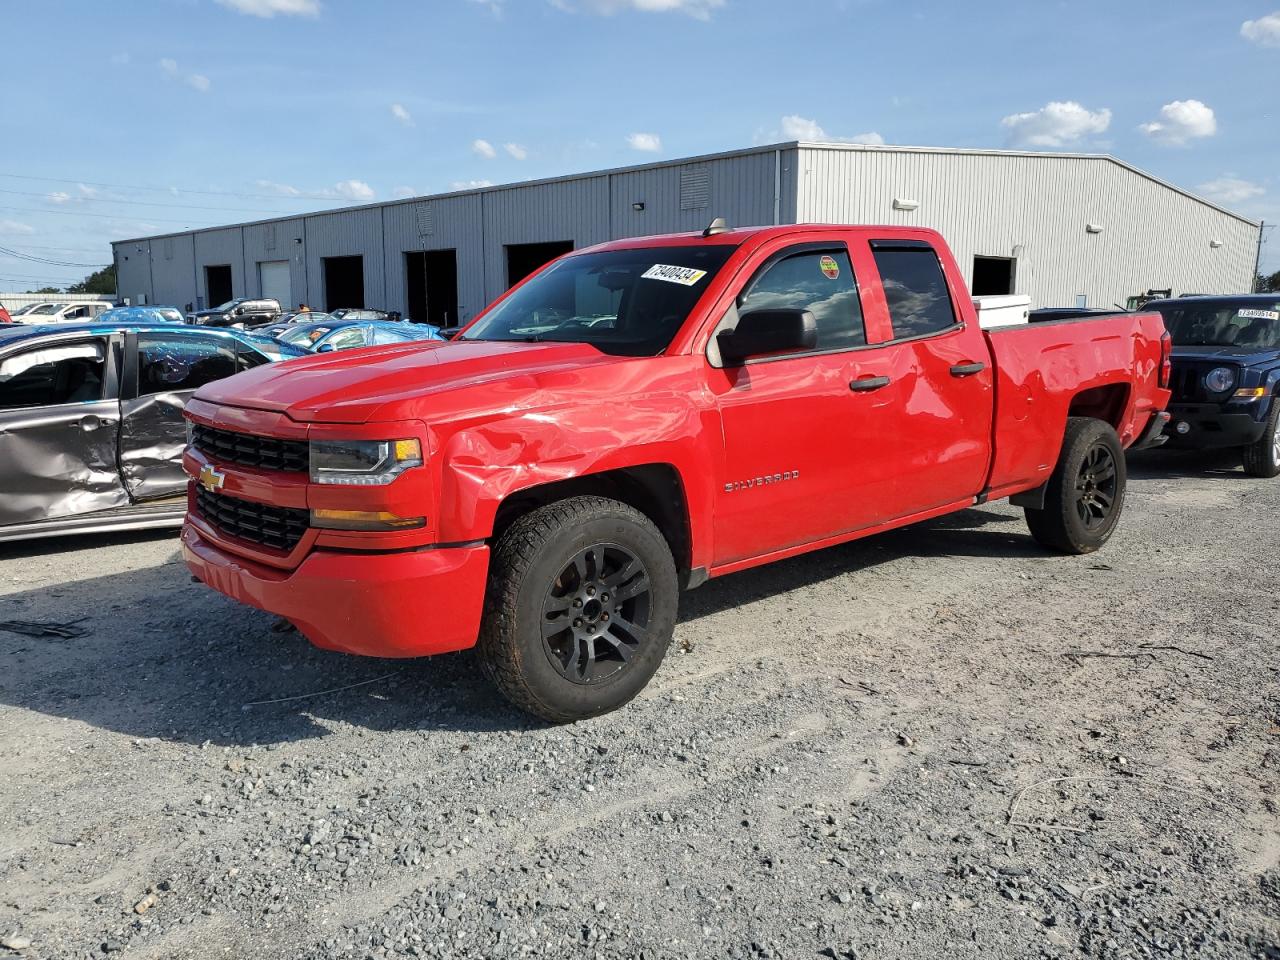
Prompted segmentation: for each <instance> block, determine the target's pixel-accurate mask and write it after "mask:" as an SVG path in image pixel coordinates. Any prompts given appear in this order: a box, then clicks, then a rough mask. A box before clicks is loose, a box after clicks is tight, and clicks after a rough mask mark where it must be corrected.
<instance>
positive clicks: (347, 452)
mask: <svg viewBox="0 0 1280 960" xmlns="http://www.w3.org/2000/svg"><path fill="white" fill-rule="evenodd" d="M310 453H311V482H312V483H336V484H346V485H348V486H356V487H381V486H385V485H386V484H388V483H390V482H391V481H392V480H394V479H395V478H396V477H398V476H400V474H402V473H404V472H405V471H406V470H408V469H410V468H411V467H420V466H422V445H421V444H420V443H419V442H418V441H417V440H312V441H311V449H310Z"/></svg>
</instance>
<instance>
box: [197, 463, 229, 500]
mask: <svg viewBox="0 0 1280 960" xmlns="http://www.w3.org/2000/svg"><path fill="white" fill-rule="evenodd" d="M197 482H198V483H199V484H200V486H202V487H204V488H205V489H206V490H208V491H209V492H210V493H217V492H218V491H219V490H221V489H222V485H223V484H224V483H226V482H227V475H226V474H225V473H219V472H218V471H217V470H215V469H213V467H211V466H209V465H208V464H207V463H206V464H205V465H204V466H203V467H201V468H200V477H199V479H198V480H197Z"/></svg>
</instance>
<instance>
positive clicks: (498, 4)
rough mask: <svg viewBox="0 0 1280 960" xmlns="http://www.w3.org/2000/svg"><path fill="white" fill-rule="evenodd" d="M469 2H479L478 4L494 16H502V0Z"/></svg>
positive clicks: (474, 1) (472, 0) (475, 1)
mask: <svg viewBox="0 0 1280 960" xmlns="http://www.w3.org/2000/svg"><path fill="white" fill-rule="evenodd" d="M471 2H472V3H478V4H480V6H482V7H484V8H485V9H486V10H488V11H489V12H490V13H492V14H493V15H494V16H495V17H501V16H502V3H503V0H471Z"/></svg>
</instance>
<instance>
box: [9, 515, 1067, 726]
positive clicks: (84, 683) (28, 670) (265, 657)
mask: <svg viewBox="0 0 1280 960" xmlns="http://www.w3.org/2000/svg"><path fill="white" fill-rule="evenodd" d="M165 536H169V534H168V533H163V532H162V533H152V534H129V535H123V536H116V537H114V538H104V540H103V544H104V545H105V544H106V543H108V542H114V543H115V544H116V545H119V544H120V543H121V541H122V540H123V542H125V543H129V542H132V541H134V540H144V539H160V538H163V537H165ZM85 543H86V542H85V540H84V539H83V538H82V539H81V540H80V541H79V545H80V547H81V548H83V547H84V546H85ZM49 546H50V545H49V544H45V545H44V547H43V548H41V547H40V546H38V545H32V544H16V545H10V546H8V547H3V546H0V570H4V571H16V570H18V569H19V567H18V566H17V564H20V563H21V562H23V560H24V559H30V558H33V557H35V556H36V555H37V553H45V554H47V553H48V548H49ZM53 546H54V549H55V550H68V549H71V542H70V541H68V542H66V543H56V544H53ZM925 554H928V555H931V556H936V555H950V556H957V557H963V556H971V557H1008V558H1017V559H1022V558H1028V557H1042V556H1044V554H1043V552H1042V551H1040V549H1039V548H1038V547H1036V546H1035V544H1034V543H1033V542H1032V541H1031V540H1030V538H1029V537H1028V536H1027V535H1026V534H1025V528H1023V527H1022V526H1021V520H1020V518H1019V517H1017V516H1013V515H1009V514H1008V513H1004V514H1001V513H996V512H994V511H990V510H982V509H973V510H966V511H963V512H962V513H958V514H955V515H952V516H950V517H946V518H942V519H939V520H933V521H930V522H927V523H922V524H918V525H916V526H913V527H908V528H904V529H902V530H898V531H894V532H891V533H887V534H883V535H880V536H877V537H872V538H869V539H866V540H862V541H857V542H855V543H851V544H846V545H844V546H840V547H835V548H831V549H828V550H823V551H819V552H817V553H812V554H806V555H804V556H800V557H796V558H793V559H791V560H787V561H782V562H780V563H776V564H772V565H770V566H769V567H767V568H762V569H758V570H750V571H746V572H743V573H740V574H735V575H733V576H731V577H726V578H724V579H722V580H713V581H711V582H710V583H707V584H705V585H704V586H703V587H701V588H699V589H698V590H695V591H692V592H690V593H688V594H686V595H685V596H684V597H683V599H682V611H681V619H682V621H685V622H688V621H691V620H697V619H700V618H702V617H706V616H709V615H712V614H714V613H716V612H718V611H721V610H725V609H727V608H730V607H733V606H737V605H739V604H742V603H747V602H750V601H752V600H755V599H762V598H765V597H768V596H773V595H777V594H780V593H785V592H786V591H788V590H792V589H796V588H799V587H803V586H807V585H813V584H817V583H821V582H823V581H825V580H829V579H832V578H835V577H839V576H842V575H847V574H850V573H856V572H857V571H859V570H861V569H864V568H867V567H874V566H876V565H878V564H881V563H884V562H886V561H891V560H895V559H898V558H902V557H908V556H914V555H925ZM11 621H25V622H56V623H62V624H69V623H73V622H76V621H78V623H76V624H75V625H76V626H78V627H81V628H83V629H84V630H85V631H87V632H86V634H85V635H84V636H82V637H78V638H72V639H66V638H60V637H48V636H45V637H32V636H27V635H24V634H21V633H15V632H12V631H10V630H7V629H4V628H3V626H0V704H2V705H5V706H6V707H9V708H17V710H18V711H30V712H34V713H38V714H43V715H45V716H48V717H53V718H60V719H66V720H70V721H73V722H78V723H83V724H86V725H88V726H91V727H95V728H98V729H101V730H107V731H112V732H115V733H118V734H122V735H124V736H127V737H132V738H159V739H161V740H171V741H178V742H186V743H191V744H203V743H206V742H207V743H210V744H214V745H219V746H231V745H238V746H245V745H249V744H263V745H267V744H273V743H287V742H294V741H303V740H308V739H312V738H318V737H323V736H325V735H326V734H327V733H329V732H330V730H331V729H332V728H334V727H347V726H352V727H356V728H363V729H368V730H373V731H381V732H391V731H399V732H414V731H422V732H426V731H431V730H450V731H464V732H483V731H498V730H504V731H505V730H527V729H535V728H537V727H539V726H541V725H540V724H539V723H537V722H536V721H533V720H531V719H530V718H528V717H526V716H525V715H524V714H522V713H520V712H518V711H516V710H515V709H513V708H511V707H509V706H508V705H507V704H506V703H505V702H504V701H503V700H502V699H501V698H500V697H499V696H498V694H497V693H496V692H494V691H493V689H492V688H491V687H490V686H489V684H488V683H487V682H486V681H485V680H484V679H483V677H482V676H481V674H480V670H479V665H478V664H477V663H476V659H475V656H474V655H473V654H472V653H470V652H466V653H460V654H452V655H447V656H441V657H435V658H431V659H426V660H415V661H392V660H368V659H362V658H355V657H347V656H344V655H341V654H335V653H329V652H326V651H322V650H318V649H316V648H314V647H312V646H311V645H310V644H309V643H308V642H307V641H306V640H305V639H304V638H303V637H302V636H300V635H299V634H297V633H296V632H294V631H292V630H286V631H281V630H278V629H277V628H276V626H277V625H276V621H275V618H273V617H271V616H270V615H268V614H265V613H262V612H261V611H257V610H253V609H250V608H248V607H243V606H240V605H238V604H236V603H233V602H232V601H230V600H228V599H227V598H225V597H223V596H221V595H220V594H217V593H215V592H214V591H212V590H209V589H207V588H205V587H203V586H201V585H199V584H194V583H192V582H191V578H190V576H189V575H188V573H187V571H186V568H185V567H184V566H183V565H182V563H181V560H180V558H179V556H178V552H177V549H176V544H175V549H174V550H173V552H172V553H171V554H170V555H169V557H168V558H167V559H166V560H165V561H164V562H163V563H161V564H159V565H157V566H153V567H149V568H143V569H139V570H130V571H128V572H125V573H114V574H110V575H106V576H98V577H92V576H88V577H84V578H83V579H79V580H71V581H68V582H65V583H59V584H54V585H49V586H42V587H39V588H36V589H33V590H29V591H19V592H14V593H10V594H8V595H7V596H4V597H3V598H0V622H11ZM337 688H345V689H337ZM335 690H336V692H331V691H335ZM273 700H282V701H283V702H278V703H266V702H262V701H273ZM9 722H10V723H16V724H21V722H22V720H21V717H20V716H19V717H15V716H14V712H13V711H10V716H9Z"/></svg>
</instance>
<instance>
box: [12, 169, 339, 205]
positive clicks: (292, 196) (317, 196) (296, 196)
mask: <svg viewBox="0 0 1280 960" xmlns="http://www.w3.org/2000/svg"><path fill="white" fill-rule="evenodd" d="M0 177H9V178H10V179H13V180H35V181H39V182H41V183H73V184H75V185H77V186H79V185H80V184H84V185H85V186H86V187H108V188H111V187H114V188H115V189H117V190H150V191H152V192H156V191H160V192H165V193H168V192H171V190H177V191H178V192H179V193H198V194H200V195H201V196H208V197H235V198H237V199H239V200H333V199H335V198H334V197H332V196H330V195H328V194H324V193H306V192H303V191H298V192H296V193H276V194H269V193H236V192H234V191H231V190H189V189H187V188H186V187H172V188H170V187H156V186H142V185H141V184H129V183H101V182H95V181H93V180H65V179H60V178H58V177H37V176H32V175H31V174H25V173H0Z"/></svg>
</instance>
